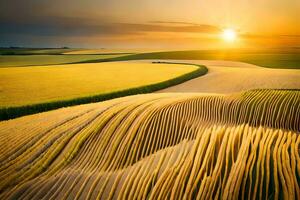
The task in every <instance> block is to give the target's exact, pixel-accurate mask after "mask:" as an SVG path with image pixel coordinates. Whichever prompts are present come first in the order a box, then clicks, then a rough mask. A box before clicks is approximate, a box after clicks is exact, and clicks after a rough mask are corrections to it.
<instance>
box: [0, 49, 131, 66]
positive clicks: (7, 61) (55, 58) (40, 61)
mask: <svg viewBox="0 0 300 200" xmlns="http://www.w3.org/2000/svg"><path fill="white" fill-rule="evenodd" d="M121 55H126V54H115V53H113V54H102V55H6V56H5V55H3V56H1V55H0V68H1V67H23V66H40V65H57V64H67V63H74V62H82V61H87V60H94V59H108V58H113V57H120V56H121Z"/></svg>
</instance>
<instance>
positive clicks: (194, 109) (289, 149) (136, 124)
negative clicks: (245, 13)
mask: <svg viewBox="0 0 300 200" xmlns="http://www.w3.org/2000/svg"><path fill="white" fill-rule="evenodd" d="M299 97H300V92H299V91H294V90H253V91H249V92H243V93H239V94H233V95H201V94H181V95H179V94H177V95H175V94H149V95H137V96H134V97H126V98H121V99H115V100H112V101H110V102H102V103H98V104H90V105H89V106H90V107H89V108H86V109H85V110H84V109H83V110H81V113H78V110H77V111H76V112H74V111H72V112H70V110H68V111H67V112H66V110H65V111H63V110H58V111H53V112H55V113H56V115H59V117H61V115H64V116H63V117H62V118H61V119H60V120H58V119H57V118H58V117H55V115H54V113H52V114H53V116H52V118H50V117H49V115H50V113H44V117H43V119H42V120H44V122H42V121H39V120H37V116H38V115H33V116H28V117H24V118H19V119H15V120H11V121H7V122H1V123H0V129H1V130H2V131H3V132H2V134H1V135H0V137H1V140H0V141H1V142H2V144H5V145H7V147H10V148H1V149H0V150H1V154H0V156H1V157H0V163H2V164H1V165H0V166H1V167H0V177H1V179H0V180H1V181H0V187H1V188H0V191H1V192H3V193H2V194H1V192H0V197H1V198H3V199H41V198H44V199H116V198H120V199H193V198H197V199H244V198H246V199H256V198H257V199H273V198H274V199H283V198H284V199H299V197H300V193H299V184H300V176H299V175H300V155H299V153H300V152H299V147H300V134H299V133H300V132H299V131H300V98H299ZM59 113H60V114H59ZM46 114H47V115H46ZM47 116H48V117H47ZM62 119H63V120H62ZM13 121H14V122H15V123H12V122H13ZM53 121H54V122H53ZM43 123H46V124H45V126H40V124H43ZM49 123H52V124H51V125H49ZM5 145H4V146H5Z"/></svg>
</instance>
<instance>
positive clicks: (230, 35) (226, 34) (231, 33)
mask: <svg viewBox="0 0 300 200" xmlns="http://www.w3.org/2000/svg"><path fill="white" fill-rule="evenodd" d="M222 38H223V39H224V40H225V41H226V42H233V41H235V40H236V38H237V34H236V31H235V30H234V29H232V28H227V29H224V30H223V33H222Z"/></svg>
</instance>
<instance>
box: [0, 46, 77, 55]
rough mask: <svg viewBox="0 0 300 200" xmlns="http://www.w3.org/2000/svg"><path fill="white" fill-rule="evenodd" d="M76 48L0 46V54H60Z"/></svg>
mask: <svg viewBox="0 0 300 200" xmlns="http://www.w3.org/2000/svg"><path fill="white" fill-rule="evenodd" d="M74 50H75V49H69V48H0V55H59V54H62V53H67V52H71V51H74Z"/></svg>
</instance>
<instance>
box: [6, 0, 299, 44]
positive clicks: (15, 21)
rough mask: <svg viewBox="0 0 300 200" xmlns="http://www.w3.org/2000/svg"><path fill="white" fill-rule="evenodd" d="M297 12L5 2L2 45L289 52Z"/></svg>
mask: <svg viewBox="0 0 300 200" xmlns="http://www.w3.org/2000/svg"><path fill="white" fill-rule="evenodd" d="M299 13H300V1H299V0H26V1H23V0H0V46H28V47H61V46H70V47H89V48H199V49H201V48H219V47H226V46H229V45H231V46H235V47H260V46H264V47H265V46H270V47H273V46H288V47H292V46H300V17H299ZM228 27H229V28H233V29H235V30H236V31H237V32H238V40H237V41H235V43H234V44H227V43H226V42H225V41H224V40H222V38H221V37H220V34H221V32H222V30H223V29H225V28H228Z"/></svg>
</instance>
